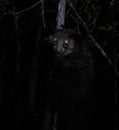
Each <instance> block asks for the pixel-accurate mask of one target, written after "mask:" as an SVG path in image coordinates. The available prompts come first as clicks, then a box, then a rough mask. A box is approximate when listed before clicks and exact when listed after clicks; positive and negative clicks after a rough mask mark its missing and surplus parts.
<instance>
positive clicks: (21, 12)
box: [14, 0, 42, 15]
mask: <svg viewBox="0 0 119 130" xmlns="http://www.w3.org/2000/svg"><path fill="white" fill-rule="evenodd" d="M41 2H42V1H41V0H40V1H38V2H36V3H35V4H33V5H32V6H30V7H29V8H26V9H23V10H21V11H19V12H14V14H15V15H21V14H23V13H25V12H27V11H29V10H31V9H33V8H34V7H36V6H37V5H39V4H40V3H41Z"/></svg>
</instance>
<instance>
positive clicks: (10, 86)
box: [0, 0, 119, 130]
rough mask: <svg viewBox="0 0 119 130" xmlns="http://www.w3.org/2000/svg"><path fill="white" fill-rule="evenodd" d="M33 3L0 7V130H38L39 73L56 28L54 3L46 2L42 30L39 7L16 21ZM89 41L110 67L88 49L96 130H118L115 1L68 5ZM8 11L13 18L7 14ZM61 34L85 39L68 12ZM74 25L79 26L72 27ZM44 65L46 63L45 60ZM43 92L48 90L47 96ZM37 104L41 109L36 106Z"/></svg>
mask: <svg viewBox="0 0 119 130" xmlns="http://www.w3.org/2000/svg"><path fill="white" fill-rule="evenodd" d="M35 2H37V0H25V1H20V0H14V1H10V0H1V1H0V119H1V123H0V127H1V128H0V129H1V130H2V129H3V130H11V129H12V130H19V129H26V128H27V129H28V128H33V129H40V126H41V125H40V124H41V123H42V122H41V120H40V117H41V116H42V113H40V110H41V109H43V100H42V98H41V97H42V96H41V95H42V92H41V91H40V90H41V84H43V83H42V81H43V79H42V77H41V75H40V74H41V73H44V75H45V73H47V68H46V65H45V64H44V63H45V62H44V60H46V59H45V58H47V54H48V48H47V46H45V42H44V38H45V37H47V36H48V35H49V34H50V33H51V32H52V30H53V29H55V27H56V15H57V7H58V1H55V0H51V1H48V0H46V1H45V2H44V7H45V9H44V13H45V16H44V18H45V22H46V28H44V26H43V20H42V18H43V17H42V13H41V12H42V7H41V4H38V5H37V6H35V7H34V8H32V9H30V10H28V11H26V12H24V13H23V14H21V15H17V17H16V15H15V12H19V11H21V10H23V9H25V8H29V7H30V6H32V5H33V4H34V3H35ZM73 3H74V5H75V8H76V9H77V10H78V12H79V15H80V16H81V17H82V18H83V19H84V21H85V22H86V23H87V25H88V27H89V30H90V31H92V35H93V36H94V38H95V39H96V41H97V42H98V44H100V45H101V46H102V48H103V50H104V51H105V52H106V54H107V55H108V56H109V57H110V58H111V60H112V62H113V63H114V64H115V65H116V67H115V66H114V67H112V66H111V65H110V64H109V62H108V60H107V59H106V58H105V57H104V56H103V55H102V54H101V52H100V51H99V50H98V49H97V48H96V47H95V46H94V45H93V44H92V43H91V41H90V40H87V42H89V44H90V48H91V51H92V55H93V58H94V64H95V80H94V84H95V85H94V86H95V87H94V89H93V91H94V93H93V96H94V98H93V105H94V114H95V120H94V125H96V130H97V129H109V128H110V129H113V130H114V129H115V130H116V129H117V124H118V123H117V121H118V94H119V90H118V87H117V86H118V84H119V83H118V80H119V76H118V75H119V45H118V40H119V32H118V28H119V23H118V20H119V15H118V13H119V2H118V1H116V0H114V1H113V0H105V1H104V0H92V1H91V0H84V1H83V0H79V1H77V3H76V0H74V1H73ZM10 11H13V12H10ZM68 11H69V13H68V14H67V15H66V22H65V25H66V28H68V29H77V27H79V29H80V32H81V33H82V32H83V33H84V34H83V35H85V31H84V29H82V25H81V23H80V21H78V19H77V17H76V16H75V14H74V12H72V11H71V9H70V8H69V7H68V6H67V12H68ZM77 25H78V26H77ZM47 60H48V59H47ZM46 91H47V90H46ZM41 104H42V105H41Z"/></svg>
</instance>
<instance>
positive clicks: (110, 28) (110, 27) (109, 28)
mask: <svg viewBox="0 0 119 130" xmlns="http://www.w3.org/2000/svg"><path fill="white" fill-rule="evenodd" d="M114 28H115V27H114V26H109V27H108V29H107V30H108V31H110V30H112V29H114Z"/></svg>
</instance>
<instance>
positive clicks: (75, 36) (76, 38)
mask: <svg viewBox="0 0 119 130" xmlns="http://www.w3.org/2000/svg"><path fill="white" fill-rule="evenodd" d="M69 39H71V40H73V41H74V42H75V43H79V42H80V41H82V38H81V35H79V34H78V33H72V34H70V35H69Z"/></svg>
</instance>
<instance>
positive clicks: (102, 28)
mask: <svg viewBox="0 0 119 130" xmlns="http://www.w3.org/2000/svg"><path fill="white" fill-rule="evenodd" d="M98 29H99V30H103V31H107V29H106V27H104V26H101V27H98Z"/></svg>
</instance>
